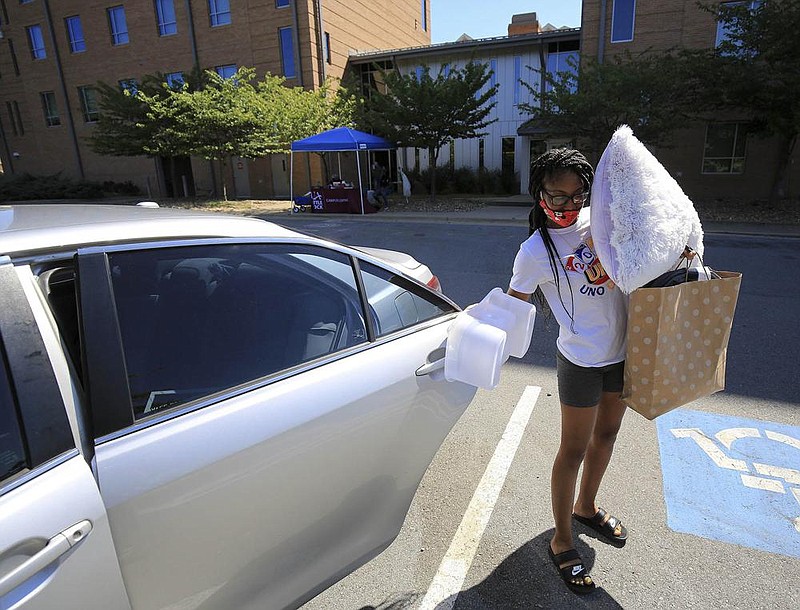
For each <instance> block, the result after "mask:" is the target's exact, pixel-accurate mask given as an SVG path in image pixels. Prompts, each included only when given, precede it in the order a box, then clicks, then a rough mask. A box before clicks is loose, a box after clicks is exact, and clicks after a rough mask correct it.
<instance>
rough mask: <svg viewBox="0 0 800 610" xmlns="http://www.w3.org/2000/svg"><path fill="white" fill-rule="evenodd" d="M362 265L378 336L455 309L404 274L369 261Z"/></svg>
mask: <svg viewBox="0 0 800 610" xmlns="http://www.w3.org/2000/svg"><path fill="white" fill-rule="evenodd" d="M360 267H361V277H362V279H363V282H364V289H365V290H366V292H367V301H368V302H369V305H370V309H371V311H372V312H373V318H374V320H375V322H376V333H377V335H378V336H383V335H386V334H388V333H392V332H395V331H397V330H401V329H403V328H408V327H409V326H413V325H414V324H418V323H419V322H424V321H425V320H430V319H433V318H436V317H438V316H441V315H444V314H448V313H451V312H453V311H455V309H454V308H453V306H452V305H450V304H449V303H448V302H447V301H445V300H444V299H440V298H439V297H437V296H436V295H435V294H432V293H431V292H429V291H427V290H425V289H424V288H422V287H421V286H418V285H417V284H415V283H414V282H412V281H410V280H408V279H406V278H404V277H403V276H401V275H398V274H396V273H392V272H391V271H387V270H385V269H383V268H381V267H378V266H376V265H373V264H371V263H367V262H362V263H361V264H360Z"/></svg>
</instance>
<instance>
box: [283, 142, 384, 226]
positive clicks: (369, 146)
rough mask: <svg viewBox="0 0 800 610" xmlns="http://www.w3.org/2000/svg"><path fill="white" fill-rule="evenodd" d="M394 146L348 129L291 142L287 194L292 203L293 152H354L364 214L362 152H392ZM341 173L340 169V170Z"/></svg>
mask: <svg viewBox="0 0 800 610" xmlns="http://www.w3.org/2000/svg"><path fill="white" fill-rule="evenodd" d="M394 148H396V147H395V145H394V144H392V143H391V142H389V140H385V139H384V138H380V137H378V136H374V135H372V134H369V133H364V132H363V131H358V130H356V129H351V128H349V127H337V128H336V129H331V130H329V131H323V132H322V133H318V134H317V135H315V136H311V137H308V138H304V139H302V140H295V141H294V142H292V149H291V154H290V155H289V193H290V196H291V198H292V202H294V153H295V152H342V151H350V150H354V151H356V166H357V168H358V190H359V193H360V197H361V213H362V214H363V213H364V189H363V188H362V186H361V156H360V155H359V154H358V153H359V151H362V150H393V149H394ZM340 173H341V169H340Z"/></svg>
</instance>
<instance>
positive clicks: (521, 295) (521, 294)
mask: <svg viewBox="0 0 800 610" xmlns="http://www.w3.org/2000/svg"><path fill="white" fill-rule="evenodd" d="M507 294H508V295H509V296H512V297H516V298H518V299H519V300H520V301H525V302H526V303H530V301H531V295H530V294H528V293H526V292H517V291H516V290H514V289H513V288H509V289H508V293H507Z"/></svg>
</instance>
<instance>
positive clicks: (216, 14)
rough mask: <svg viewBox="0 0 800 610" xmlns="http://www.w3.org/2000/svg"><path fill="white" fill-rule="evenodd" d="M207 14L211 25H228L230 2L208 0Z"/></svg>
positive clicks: (213, 26) (228, 0)
mask: <svg viewBox="0 0 800 610" xmlns="http://www.w3.org/2000/svg"><path fill="white" fill-rule="evenodd" d="M208 15H209V17H210V18H211V27H212V28H215V27H218V26H220V25H230V22H231V3H230V0H208Z"/></svg>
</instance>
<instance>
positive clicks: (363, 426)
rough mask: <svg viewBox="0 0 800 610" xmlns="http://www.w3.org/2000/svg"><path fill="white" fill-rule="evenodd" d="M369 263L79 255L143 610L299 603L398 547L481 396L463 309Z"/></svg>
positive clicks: (104, 430)
mask: <svg viewBox="0 0 800 610" xmlns="http://www.w3.org/2000/svg"><path fill="white" fill-rule="evenodd" d="M353 255H354V252H353V251H349V250H347V249H344V248H343V249H339V250H337V249H335V248H326V247H320V246H319V245H313V244H303V243H299V244H297V243H294V244H293V243H282V244H278V243H272V244H270V243H263V242H260V241H258V240H249V241H247V242H244V243H243V242H241V241H239V242H236V241H230V240H227V241H226V240H216V241H211V240H206V241H194V242H192V243H191V244H186V243H183V244H178V243H173V244H159V245H153V244H147V245H142V246H124V247H112V248H95V249H89V250H85V251H81V252H80V253H79V256H78V261H79V265H78V268H79V274H78V276H79V285H80V304H81V316H82V324H83V329H84V337H83V341H84V349H85V360H86V363H87V371H86V373H87V377H88V385H89V388H90V399H91V405H92V412H93V417H94V421H95V430H96V433H97V436H98V437H97V441H96V444H97V446H96V462H97V471H98V475H99V482H100V489H101V493H102V495H103V498H104V500H105V502H106V504H107V506H108V514H109V519H110V522H111V528H112V532H113V534H114V539H115V542H116V544H117V546H118V548H119V551H120V553H119V554H120V563H121V568H122V572H123V576H124V579H125V583H126V585H127V589H128V593H129V596H130V598H131V600H132V603H133V605H134V607H137V608H138V607H142V608H151V607H152V608H154V607H181V608H183V607H197V606H203V607H208V608H234V607H235V608H282V607H296V606H297V605H299V604H301V603H302V602H303V601H305V600H307V599H309V598H310V597H312V596H313V595H315V594H316V593H317V592H319V591H320V590H322V589H323V588H325V587H326V586H327V585H329V584H331V583H332V582H334V581H335V580H337V579H338V578H341V577H342V576H344V575H346V574H347V573H349V572H350V571H352V570H354V569H355V568H356V567H358V566H359V565H361V564H362V563H364V562H365V561H367V560H368V559H370V558H371V557H373V556H374V555H375V554H377V553H379V552H380V551H381V550H382V549H383V548H385V547H386V546H388V544H389V543H390V542H391V541H392V540H393V539H394V537H395V536H396V535H397V533H398V531H399V529H400V527H401V525H402V522H403V519H404V517H405V514H406V512H407V510H408V506H409V504H410V502H411V499H412V497H413V494H414V492H415V491H416V488H417V485H418V483H419V481H420V479H421V478H422V476H423V474H424V472H425V470H426V469H427V467H428V465H429V463H430V460H431V459H432V457H433V455H434V454H435V452H436V450H437V449H438V447H439V445H440V444H441V442H442V440H443V439H444V437H445V436H446V435H447V433H448V432H449V431H450V429H451V427H452V426H453V424H454V423H455V422H456V421H457V419H458V418H459V416H460V415H461V414H462V413H463V411H464V409H465V408H466V407H467V405H468V404H469V402H470V400H471V399H472V397H473V395H474V393H475V388H473V387H470V386H467V385H464V384H461V383H448V382H446V381H444V380H443V375H442V371H441V367H442V363H443V358H444V345H445V340H446V333H447V327H448V325H449V323H450V322H451V321H452V319H453V316H454V315H455V313H456V311H457V308H456V307H455V306H454V305H453V304H452V303H450V302H449V301H447V300H446V299H444V298H442V297H441V296H439V295H437V294H436V293H433V292H432V291H430V290H428V289H427V288H425V287H424V286H421V285H420V284H418V283H416V282H414V281H412V280H410V279H407V278H404V277H402V276H400V275H399V274H398V273H396V272H393V271H391V270H390V269H388V268H385V267H382V266H381V265H380V263H379V262H378V261H375V260H373V261H371V262H368V261H362V262H360V261H359V260H358V259H356V258H355V257H354V256H353ZM103 286H105V288H103Z"/></svg>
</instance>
